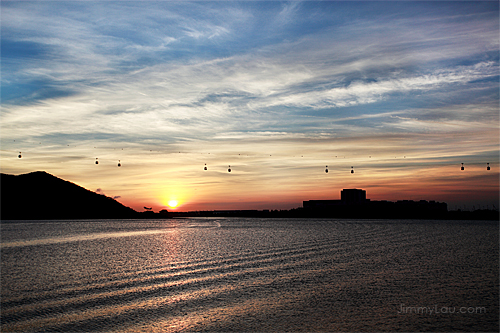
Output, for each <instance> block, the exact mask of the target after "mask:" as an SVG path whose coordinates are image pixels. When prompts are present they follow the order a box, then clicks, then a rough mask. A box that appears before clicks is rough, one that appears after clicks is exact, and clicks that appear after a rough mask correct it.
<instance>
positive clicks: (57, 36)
mask: <svg viewBox="0 0 500 333" xmlns="http://www.w3.org/2000/svg"><path fill="white" fill-rule="evenodd" d="M1 65H2V66H1V98H2V99H1V107H2V109H1V114H0V131H1V132H0V138H1V146H0V163H1V164H0V167H1V171H2V173H7V174H16V175H17V174H24V173H28V172H33V171H39V170H40V171H46V172H48V173H50V174H53V175H55V176H57V177H59V178H62V179H65V180H68V181H71V182H74V183H76V184H78V185H80V186H83V187H85V188H87V189H89V190H91V191H94V192H96V193H100V194H104V195H107V196H109V197H113V198H115V199H116V200H118V201H119V202H121V203H123V204H124V205H127V206H129V207H132V208H134V209H136V210H138V211H143V210H144V208H143V207H145V206H146V207H151V208H153V210H154V211H159V210H161V209H167V210H178V211H190V210H219V209H220V210H224V209H259V210H260V209H290V208H296V207H300V206H302V201H304V200H319V199H339V198H340V191H341V190H342V189H344V188H360V189H364V190H366V191H367V198H369V199H371V200H390V201H396V200H435V201H440V202H446V203H448V208H449V209H457V208H460V209H468V210H471V209H472V208H473V207H474V208H475V209H478V208H493V207H496V208H498V201H499V143H500V141H499V3H498V2H497V1H491V2H490V1H484V2H464V1H459V2H454V1H445V2H423V1H419V2H407V1H400V2H370V1H367V2H354V1H351V2H340V1H322V2H316V1H305V2H298V1H294V2H281V1H269V2H268V1H234V2H233V1H222V2H211V1H201V2H186V1H182V2H181V1H137V2H134V1H118V2H111V1H97V2H90V1H78V2H70V1H40V2H27V1H2V2H1ZM20 152H21V155H22V158H18V155H19V154H20ZM96 159H97V161H98V162H99V164H95V162H96ZM118 163H120V164H121V166H120V167H118ZM461 163H464V170H463V171H461V170H460V167H461ZM487 163H489V165H490V167H491V170H490V171H487V170H486V165H487ZM205 165H206V167H207V170H204V167H205ZM229 166H230V168H231V172H228V168H229ZM327 168H328V173H326V172H325V169H327ZM351 168H352V170H354V173H351ZM26 200H27V205H29V201H31V200H36V198H30V197H29V193H27V198H26ZM173 200H175V201H177V206H176V207H170V206H169V202H171V201H173Z"/></svg>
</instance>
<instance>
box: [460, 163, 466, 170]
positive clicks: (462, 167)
mask: <svg viewBox="0 0 500 333" xmlns="http://www.w3.org/2000/svg"><path fill="white" fill-rule="evenodd" d="M460 170H462V171H464V170H465V168H464V164H463V163H462V166H461V167H460Z"/></svg>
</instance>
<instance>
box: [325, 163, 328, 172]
mask: <svg viewBox="0 0 500 333" xmlns="http://www.w3.org/2000/svg"><path fill="white" fill-rule="evenodd" d="M325 172H326V173H328V165H327V166H326V169H325Z"/></svg>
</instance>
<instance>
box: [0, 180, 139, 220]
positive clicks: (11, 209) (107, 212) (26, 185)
mask: <svg viewBox="0 0 500 333" xmlns="http://www.w3.org/2000/svg"><path fill="white" fill-rule="evenodd" d="M0 187H1V200H0V202H1V206H0V217H1V219H2V220H32V219H37V220H46V219H111V218H114V219H116V218H134V217H137V216H138V213H137V212H136V211H135V210H133V209H132V208H129V207H126V206H124V205H122V204H121V203H119V202H117V201H116V200H114V199H112V198H109V197H107V196H105V195H101V194H97V193H94V192H92V191H89V190H87V189H85V188H83V187H81V186H78V185H76V184H74V183H71V182H69V181H65V180H63V179H60V178H57V177H55V176H53V175H51V174H48V173H46V172H44V171H37V172H32V173H28V174H23V175H18V176H15V175H8V174H3V173H0Z"/></svg>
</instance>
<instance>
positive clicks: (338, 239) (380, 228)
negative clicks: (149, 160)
mask: <svg viewBox="0 0 500 333" xmlns="http://www.w3.org/2000/svg"><path fill="white" fill-rule="evenodd" d="M498 241H499V226H498V222H481V221H403V220H374V221H367V220H329V219H316V220H306V219H296V220H293V219H288V220H287V219H244V218H227V219H184V220H180V219H179V220H167V221H118V220H97V221H71V222H68V221H36V222H33V221H25V222H19V221H18V222H13V221H12V222H9V221H2V223H1V327H0V328H1V331H2V332H11V331H16V332H32V331H37V332H38V331H64V332H77V331H84V332H94V331H96V332H97V331H99V332H184V331H217V332H220V331H238V332H241V331H259V332H270V331H308V332H319V331H474V332H477V331H492V332H497V331H498V329H499V266H498V261H499V245H498Z"/></svg>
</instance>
